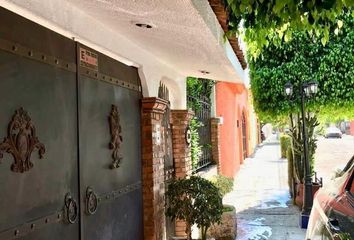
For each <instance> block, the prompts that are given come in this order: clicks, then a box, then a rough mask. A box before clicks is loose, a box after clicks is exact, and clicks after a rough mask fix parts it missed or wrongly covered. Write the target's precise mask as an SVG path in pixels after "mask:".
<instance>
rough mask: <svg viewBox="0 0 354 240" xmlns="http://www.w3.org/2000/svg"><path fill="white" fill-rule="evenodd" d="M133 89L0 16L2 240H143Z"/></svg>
mask: <svg viewBox="0 0 354 240" xmlns="http://www.w3.org/2000/svg"><path fill="white" fill-rule="evenodd" d="M140 89H141V88H140V80H139V77H138V74H137V69H135V68H133V67H128V66H125V65H123V64H121V63H119V62H117V61H115V60H113V59H111V58H109V57H107V56H104V55H102V54H100V53H98V52H96V51H94V50H92V49H89V48H87V47H85V46H82V45H80V44H78V43H76V42H74V41H73V40H70V39H67V38H65V37H63V36H60V35H58V34H56V33H54V32H52V31H50V30H48V29H45V28H43V27H41V26H39V25H37V24H35V23H33V22H30V21H28V20H26V19H24V18H22V17H20V16H18V15H15V14H13V13H11V12H9V11H7V10H5V9H2V8H0V139H1V140H0V239H1V240H6V239H28V240H34V239H36V240H41V239H53V240H56V239H58V240H59V239H95V240H96V239H105V240H106V239H127V240H130V239H137V240H138V239H143V236H142V232H143V231H142V228H143V226H142V190H141V159H140V155H141V154H140V149H141V147H140V108H139V101H140V99H141V91H140Z"/></svg>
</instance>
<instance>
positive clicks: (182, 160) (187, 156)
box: [171, 110, 194, 237]
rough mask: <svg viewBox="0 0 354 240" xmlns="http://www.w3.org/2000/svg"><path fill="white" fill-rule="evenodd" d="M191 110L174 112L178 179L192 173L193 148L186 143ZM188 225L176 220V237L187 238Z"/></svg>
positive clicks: (173, 132) (173, 133) (174, 142)
mask: <svg viewBox="0 0 354 240" xmlns="http://www.w3.org/2000/svg"><path fill="white" fill-rule="evenodd" d="M193 115H194V113H193V111H191V110H172V111H171V118H172V145H173V158H174V162H175V175H176V178H184V177H186V176H189V175H191V173H192V159H191V148H190V145H189V144H188V143H187V141H186V130H187V128H188V126H189V123H190V121H191V119H192V117H193ZM185 230H186V224H185V222H184V221H180V220H176V236H177V237H186V233H185Z"/></svg>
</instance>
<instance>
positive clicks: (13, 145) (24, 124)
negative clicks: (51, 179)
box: [0, 108, 45, 173]
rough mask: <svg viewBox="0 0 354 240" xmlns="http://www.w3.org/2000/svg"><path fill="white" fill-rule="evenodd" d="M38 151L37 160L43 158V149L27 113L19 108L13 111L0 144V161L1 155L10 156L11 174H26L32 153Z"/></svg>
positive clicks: (31, 164)
mask: <svg viewBox="0 0 354 240" xmlns="http://www.w3.org/2000/svg"><path fill="white" fill-rule="evenodd" d="M35 149H38V154H39V158H43V155H44V153H45V147H44V145H43V144H42V143H40V142H39V140H38V137H37V136H36V128H35V126H34V124H33V122H32V120H31V118H30V117H29V115H28V113H27V112H26V111H25V110H24V109H23V108H20V109H18V110H16V111H15V114H14V115H13V117H12V120H11V122H10V123H9V125H8V129H7V137H5V139H4V141H3V142H2V143H0V159H1V158H3V153H4V152H7V153H10V154H12V156H13V158H14V163H13V164H12V165H11V170H12V171H13V172H20V173H23V172H26V171H28V170H30V169H31V168H32V167H33V163H32V162H31V155H32V152H33V151H34V150H35Z"/></svg>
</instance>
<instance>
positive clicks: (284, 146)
mask: <svg viewBox="0 0 354 240" xmlns="http://www.w3.org/2000/svg"><path fill="white" fill-rule="evenodd" d="M290 147H291V137H290V136H288V135H286V134H283V135H281V136H280V152H281V157H282V158H286V157H287V151H288V149H289V148H290Z"/></svg>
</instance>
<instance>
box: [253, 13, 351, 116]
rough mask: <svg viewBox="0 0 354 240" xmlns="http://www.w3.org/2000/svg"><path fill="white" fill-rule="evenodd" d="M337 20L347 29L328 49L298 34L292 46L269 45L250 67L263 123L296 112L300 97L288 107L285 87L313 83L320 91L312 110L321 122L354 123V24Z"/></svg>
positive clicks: (331, 38) (333, 36)
mask: <svg viewBox="0 0 354 240" xmlns="http://www.w3.org/2000/svg"><path fill="white" fill-rule="evenodd" d="M338 20H341V21H342V22H343V27H342V28H341V29H340V31H339V32H338V33H337V34H335V33H331V34H330V36H329V42H328V43H327V44H326V46H323V45H322V43H321V40H320V39H318V38H312V37H309V35H308V34H305V33H303V32H295V33H294V34H293V38H292V39H291V40H290V41H289V42H283V44H282V45H279V46H278V45H275V44H269V45H268V47H265V48H264V49H263V51H262V53H261V55H260V57H259V58H257V59H251V60H250V61H249V65H250V75H251V90H252V93H253V97H254V105H255V109H256V111H257V113H258V115H259V117H260V118H261V120H263V121H273V122H274V121H281V120H284V119H285V118H286V117H287V115H288V113H289V112H298V110H299V102H300V101H299V98H300V96H295V99H294V101H293V102H290V101H289V100H288V99H286V96H285V95H284V90H283V89H284V85H285V83H286V82H288V81H290V82H291V83H292V84H293V85H294V86H299V85H300V84H301V83H303V82H308V81H312V80H315V81H317V82H318V85H319V90H318V94H317V96H316V98H315V99H314V100H311V101H310V102H309V103H308V106H307V107H308V109H310V110H312V111H319V112H321V115H322V116H324V115H328V116H335V117H336V118H353V117H354V108H353V104H354V88H353V86H354V68H353V63H354V51H353V49H352V47H353V46H354V18H353V17H352V16H351V15H350V14H349V13H346V14H344V15H343V16H341V17H340V18H338ZM334 27H335V26H332V28H334ZM295 93H298V91H297V89H295Z"/></svg>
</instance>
